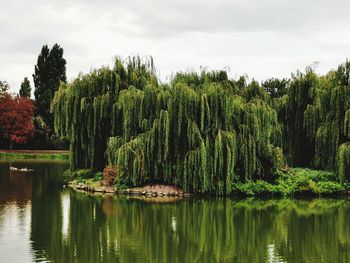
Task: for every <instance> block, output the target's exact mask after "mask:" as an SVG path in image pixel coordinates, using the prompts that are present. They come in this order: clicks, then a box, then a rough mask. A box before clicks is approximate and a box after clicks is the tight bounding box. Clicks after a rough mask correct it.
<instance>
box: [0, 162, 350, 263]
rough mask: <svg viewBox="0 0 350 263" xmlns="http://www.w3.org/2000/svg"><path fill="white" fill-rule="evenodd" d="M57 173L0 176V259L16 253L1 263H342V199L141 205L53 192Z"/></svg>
mask: <svg viewBox="0 0 350 263" xmlns="http://www.w3.org/2000/svg"><path fill="white" fill-rule="evenodd" d="M0 171H1V165H0ZM62 171H64V168H62V167H61V166H60V165H58V166H57V167H56V166H49V168H42V170H41V173H42V174H40V176H37V177H35V176H32V177H31V178H22V179H23V180H19V178H16V179H13V178H12V179H11V176H10V175H9V174H7V176H6V175H4V174H0V180H1V181H0V182H1V185H0V190H1V191H0V193H1V194H0V253H1V255H4V251H5V250H4V248H5V247H6V246H7V248H9V247H14V246H13V245H12V246H11V244H14V243H18V246H17V249H19V248H20V249H21V250H22V251H25V252H23V253H22V254H18V253H16V254H15V256H13V257H12V258H11V257H9V258H6V255H5V259H14V258H16V259H18V260H16V261H11V260H5V261H6V262H10V261H11V262H26V261H28V262H30V261H37V262H39V261H50V262H84V263H85V262H87V263H88V262H133V263H136V262H181V263H182V262H350V224H349V222H350V202H349V201H348V200H346V199H313V200H288V199H287V200H254V199H246V200H231V199H190V200H183V201H179V202H175V203H165V204H162V203H157V204H150V203H147V202H144V201H142V200H135V199H128V198H121V197H118V198H117V197H114V196H113V197H104V198H103V197H96V196H90V195H87V194H84V193H76V192H72V191H70V190H69V189H66V190H62V189H61V188H60V175H61V172H62ZM3 177H7V178H6V179H4V178H3ZM4 182H7V183H5V184H6V185H7V186H9V185H10V187H9V188H8V189H9V190H8V189H7V188H6V187H3V183H4ZM15 182H19V186H18V188H16V187H15V186H16V183H15ZM24 182H25V183H24ZM21 184H27V187H29V188H30V190H27V189H26V190H25V191H29V192H30V193H31V196H29V197H28V193H19V191H18V189H22V186H20V185H21ZM28 184H29V185H28ZM11 185H12V186H11ZM11 189H12V190H11ZM15 189H16V190H15ZM5 192H7V193H5ZM10 192H11V193H12V194H11V193H10ZM17 194H18V196H17ZM11 209H14V210H15V211H16V212H13V210H11ZM21 213H22V214H21ZM9 222H11V223H9ZM11 224H12V225H11ZM21 225H22V226H23V228H21ZM13 228H15V229H16V228H18V229H16V231H17V236H16V234H14V233H12V232H9V231H13ZM11 229H12V230H11ZM23 237H25V238H24V239H22V241H21V240H19V239H20V238H23ZM11 238H13V239H11ZM17 239H18V240H17ZM9 244H10V245H9ZM4 246H5V247H4ZM13 250H14V249H13ZM16 256H17V257H16ZM5 261H4V262H5Z"/></svg>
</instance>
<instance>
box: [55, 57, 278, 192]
mask: <svg viewBox="0 0 350 263" xmlns="http://www.w3.org/2000/svg"><path fill="white" fill-rule="evenodd" d="M154 72H155V71H154V68H153V62H152V60H147V61H141V59H140V58H132V59H130V60H129V61H128V62H127V63H126V64H124V63H122V62H121V60H119V59H117V60H116V61H115V66H114V68H113V69H109V68H102V69H100V70H96V71H93V72H92V73H91V74H88V75H84V76H80V77H79V78H78V79H76V80H75V81H73V82H72V83H70V84H68V85H66V84H62V85H61V87H60V89H59V91H58V92H57V93H56V95H55V99H54V102H53V105H52V110H53V112H54V113H55V127H56V131H57V132H58V133H59V134H60V135H63V136H68V137H69V138H70V140H71V152H72V158H71V160H72V161H71V168H72V169H78V168H98V169H101V168H103V167H104V166H105V165H106V163H107V158H108V162H109V163H111V164H114V165H116V166H117V167H118V168H119V171H120V173H121V177H122V178H123V180H125V182H126V183H128V184H131V185H138V184H142V183H147V182H154V181H159V182H165V183H172V184H177V185H179V186H181V187H183V188H184V189H187V190H193V191H196V192H216V193H229V192H231V186H232V183H233V182H237V181H245V180H250V179H258V178H259V179H266V180H269V176H271V175H272V173H273V169H276V167H277V166H279V165H281V166H283V154H282V151H281V149H280V148H279V147H278V145H280V144H281V135H282V134H281V126H280V125H279V124H278V121H277V113H276V111H275V110H274V109H273V108H272V107H270V106H269V104H268V98H269V97H268V94H267V93H266V92H265V91H264V90H263V88H262V87H260V86H259V84H258V83H257V82H252V83H251V84H250V85H247V86H246V87H244V88H243V89H242V88H240V87H238V86H237V83H236V82H235V81H231V80H229V79H228V78H227V75H226V72H222V71H218V72H201V73H200V74H196V73H188V74H187V73H178V74H176V75H175V77H174V80H173V81H172V82H171V83H170V84H169V85H161V84H159V82H158V80H157V77H156V75H155V73H154ZM105 152H106V153H107V156H106V155H105Z"/></svg>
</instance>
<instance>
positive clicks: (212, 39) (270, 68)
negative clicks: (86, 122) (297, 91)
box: [0, 0, 350, 92]
mask: <svg viewBox="0 0 350 263" xmlns="http://www.w3.org/2000/svg"><path fill="white" fill-rule="evenodd" d="M349 14H350V1H347V0H332V1H330V0H293V1H292V0H289V1H286V0H264V1H262V0H245V1H243V0H239V1H237V0H231V1H228V0H227V1H226V0H191V1H189V0H173V1H168V0H142V1H136V0H129V1H127V0H123V1H119V0H114V1H112V0H111V1H107V0H93V1H92V0H76V1H72V0H51V1H50V0H31V1H28V0H11V1H10V0H6V1H5V0H0V36H1V38H0V79H1V80H6V81H8V82H9V83H10V85H11V87H12V91H13V92H16V91H18V89H19V85H20V83H21V81H22V79H23V78H24V77H25V76H27V77H29V79H30V80H31V82H32V74H33V72H34V65H35V64H36V59H37V56H38V54H39V52H40V50H41V47H42V45H44V44H48V45H49V46H50V47H51V46H52V45H53V44H54V43H58V44H60V45H61V46H62V47H63V48H64V56H65V58H66V60H67V77H68V79H69V80H71V79H73V78H74V77H76V76H77V75H78V73H79V72H83V73H87V72H89V71H90V69H91V68H97V67H100V66H101V65H107V64H112V61H113V57H114V56H116V55H118V56H121V57H127V56H129V55H132V54H135V55H136V54H139V55H141V56H145V55H152V56H153V58H154V61H155V65H156V68H157V70H158V71H159V74H160V76H161V78H162V79H163V80H166V79H167V77H168V76H169V75H170V74H171V73H173V72H176V71H178V70H187V69H199V67H200V66H204V67H207V68H208V69H223V68H229V72H230V76H231V77H233V78H235V77H236V76H239V75H241V74H248V76H249V77H250V78H255V79H257V80H259V81H261V80H264V79H267V78H270V77H289V76H290V73H291V72H295V71H296V70H297V69H300V70H303V69H304V68H305V67H306V66H308V65H310V64H312V63H313V62H315V61H319V62H320V64H319V66H318V69H317V71H318V72H320V73H325V72H327V71H328V70H329V69H331V68H335V67H336V66H337V65H338V64H340V63H342V62H344V61H345V59H346V58H347V57H349V56H350V15H349Z"/></svg>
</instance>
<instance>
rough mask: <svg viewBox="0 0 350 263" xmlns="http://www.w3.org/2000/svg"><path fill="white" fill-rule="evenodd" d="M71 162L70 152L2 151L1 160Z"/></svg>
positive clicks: (0, 151)
mask: <svg viewBox="0 0 350 263" xmlns="http://www.w3.org/2000/svg"><path fill="white" fill-rule="evenodd" d="M26 159H42V160H67V161H68V160H69V151H63V150H0V160H26Z"/></svg>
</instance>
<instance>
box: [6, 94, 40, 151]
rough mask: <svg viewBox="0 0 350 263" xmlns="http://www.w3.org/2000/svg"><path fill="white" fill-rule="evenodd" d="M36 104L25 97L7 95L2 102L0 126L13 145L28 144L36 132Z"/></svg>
mask: <svg viewBox="0 0 350 263" xmlns="http://www.w3.org/2000/svg"><path fill="white" fill-rule="evenodd" d="M33 116H34V104H33V102H32V101H31V100H30V99H28V98H24V97H19V96H16V97H12V96H11V95H9V94H5V95H4V97H3V99H2V100H1V102H0V126H1V127H2V130H3V133H4V137H5V138H7V139H8V140H9V141H10V149H12V146H13V143H14V142H16V143H26V142H27V140H28V138H29V137H31V136H32V134H33V132H34V125H33V120H32V119H33Z"/></svg>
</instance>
